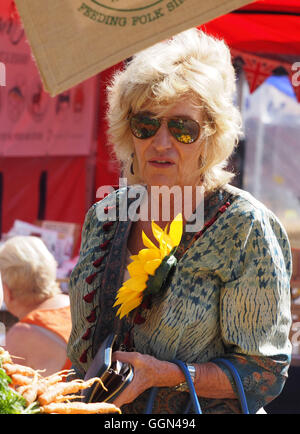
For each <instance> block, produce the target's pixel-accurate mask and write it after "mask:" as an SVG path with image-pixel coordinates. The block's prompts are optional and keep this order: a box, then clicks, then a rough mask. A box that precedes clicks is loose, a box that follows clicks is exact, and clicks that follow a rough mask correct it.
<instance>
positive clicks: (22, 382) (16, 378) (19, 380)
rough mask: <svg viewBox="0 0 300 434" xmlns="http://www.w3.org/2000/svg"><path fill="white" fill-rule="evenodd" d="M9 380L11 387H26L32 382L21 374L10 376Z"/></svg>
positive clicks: (31, 379)
mask: <svg viewBox="0 0 300 434" xmlns="http://www.w3.org/2000/svg"><path fill="white" fill-rule="evenodd" d="M11 379H12V383H13V386H28V385H29V384H31V383H32V381H33V378H31V377H28V376H25V375H22V374H12V375H11Z"/></svg>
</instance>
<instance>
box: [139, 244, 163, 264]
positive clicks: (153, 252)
mask: <svg viewBox="0 0 300 434" xmlns="http://www.w3.org/2000/svg"><path fill="white" fill-rule="evenodd" d="M160 257H161V256H160V251H159V249H158V248H157V247H155V249H142V250H140V251H139V259H140V261H141V262H143V263H144V262H147V261H151V260H152V259H160Z"/></svg>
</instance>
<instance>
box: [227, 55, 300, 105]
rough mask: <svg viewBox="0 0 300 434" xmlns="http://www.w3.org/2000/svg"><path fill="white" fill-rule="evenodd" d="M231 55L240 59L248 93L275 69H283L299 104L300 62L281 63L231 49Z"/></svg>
mask: <svg viewBox="0 0 300 434" xmlns="http://www.w3.org/2000/svg"><path fill="white" fill-rule="evenodd" d="M231 54H232V58H233V59H237V58H240V59H242V67H243V71H244V73H245V77H246V79H247V81H248V84H249V91H250V93H253V92H254V91H255V90H256V89H257V88H258V87H259V86H260V85H261V84H262V83H263V82H264V81H265V80H266V79H267V78H268V77H270V76H271V75H272V74H273V72H274V71H275V70H276V69H278V68H283V69H284V70H285V71H286V73H287V75H288V76H289V79H290V81H291V84H292V86H293V88H294V91H295V95H296V98H297V100H298V101H299V102H300V62H298V63H288V62H281V61H279V60H273V59H268V58H266V57H262V56H257V55H255V54H251V53H245V52H243V51H239V50H235V49H231Z"/></svg>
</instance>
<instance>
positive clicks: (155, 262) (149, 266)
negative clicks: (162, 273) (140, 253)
mask: <svg viewBox="0 0 300 434" xmlns="http://www.w3.org/2000/svg"><path fill="white" fill-rule="evenodd" d="M160 264H161V259H152V261H147V262H146V263H145V265H144V270H145V271H146V273H148V274H151V276H154V273H155V270H156V269H157V268H158V267H159V266H160Z"/></svg>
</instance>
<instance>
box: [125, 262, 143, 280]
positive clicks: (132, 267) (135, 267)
mask: <svg viewBox="0 0 300 434" xmlns="http://www.w3.org/2000/svg"><path fill="white" fill-rule="evenodd" d="M127 270H128V272H129V274H130V276H131V277H135V276H138V275H139V274H143V273H145V271H144V266H143V263H142V262H141V261H140V260H138V261H133V262H131V263H130V264H129V265H127Z"/></svg>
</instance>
